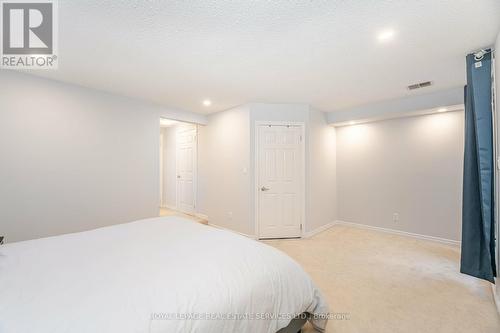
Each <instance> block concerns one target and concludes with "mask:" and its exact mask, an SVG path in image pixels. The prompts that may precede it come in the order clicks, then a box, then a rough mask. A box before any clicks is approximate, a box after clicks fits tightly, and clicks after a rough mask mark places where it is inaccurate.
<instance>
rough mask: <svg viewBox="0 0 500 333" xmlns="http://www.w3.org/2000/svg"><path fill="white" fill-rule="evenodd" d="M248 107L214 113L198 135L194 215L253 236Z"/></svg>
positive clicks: (201, 127) (200, 127)
mask: <svg viewBox="0 0 500 333" xmlns="http://www.w3.org/2000/svg"><path fill="white" fill-rule="evenodd" d="M249 131H250V113H249V107H248V105H246V106H240V107H236V108H234V109H231V110H228V111H224V112H219V113H215V114H213V115H210V116H209V117H208V125H207V126H199V132H198V212H199V213H202V214H206V215H208V217H209V222H210V223H213V224H216V225H218V226H221V227H225V228H229V229H232V230H235V231H238V232H241V233H244V234H247V235H254V228H253V221H251V212H250V211H251V209H253V207H250V193H251V189H250V176H249V169H250V132H249Z"/></svg>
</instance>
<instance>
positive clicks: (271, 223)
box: [257, 125, 304, 238]
mask: <svg viewBox="0 0 500 333" xmlns="http://www.w3.org/2000/svg"><path fill="white" fill-rule="evenodd" d="M258 130H259V140H258V150H257V151H258V154H259V155H258V165H257V167H258V184H259V189H258V191H259V195H258V212H257V214H258V216H257V218H258V225H259V237H260V238H292V237H300V236H301V234H302V216H303V206H304V204H303V193H302V192H303V178H304V169H303V153H302V152H303V149H302V144H303V143H302V142H301V140H302V139H301V136H302V128H301V127H298V126H268V125H266V126H259V128H258Z"/></svg>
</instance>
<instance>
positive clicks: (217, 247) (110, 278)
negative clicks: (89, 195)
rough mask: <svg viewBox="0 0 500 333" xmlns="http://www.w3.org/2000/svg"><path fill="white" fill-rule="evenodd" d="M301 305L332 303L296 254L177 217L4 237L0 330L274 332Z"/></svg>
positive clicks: (314, 308)
mask: <svg viewBox="0 0 500 333" xmlns="http://www.w3.org/2000/svg"><path fill="white" fill-rule="evenodd" d="M302 312H309V313H315V314H326V313H327V312H328V308H327V305H326V303H325V301H324V299H323V298H322V296H321V293H320V292H319V290H318V289H317V288H316V287H315V286H314V284H313V283H312V281H311V279H310V278H309V277H308V276H307V274H306V273H305V272H304V271H303V270H302V269H301V268H300V266H299V265H298V264H297V263H296V262H294V261H293V260H292V259H290V258H289V257H288V256H286V255H284V254H283V253H281V252H280V251H278V250H276V249H274V248H272V247H270V246H267V245H264V244H261V243H259V242H256V241H253V240H250V239H248V238H246V237H243V236H239V235H236V234H233V233H231V232H227V231H223V230H219V229H215V228H212V227H207V226H203V225H200V224H197V223H194V222H190V221H188V220H184V219H181V218H176V217H166V218H155V219H148V220H142V221H137V222H133V223H128V224H122V225H117V226H112V227H106V228H101V229H96V230H92V231H87V232H81V233H75V234H69V235H64V236H58V237H50V238H44V239H39V240H33V241H26V242H19V243H12V244H6V245H3V246H0V332H2V333H27V332H36V333H54V332H57V333H60V332H61V333H63V332H71V333H83V332H85V333H90V332H91V333H114V332H116V333H128V332H130V333H132V332H134V333H142V332H162V333H175V332H179V333H181V332H182V333H186V332H200V333H201V332H203V333H235V332H237V333H245V332H248V333H250V332H251V333H266V332H267V333H275V332H276V331H278V330H279V329H280V328H283V327H285V326H287V325H288V323H289V321H290V318H289V317H288V316H289V315H292V314H296V313H302ZM269 314H271V315H269ZM277 314H278V316H276V315H277ZM266 316H267V318H265V319H262V317H266ZM273 316H274V317H273ZM188 318H191V319H188ZM313 324H315V326H317V328H318V329H319V330H322V329H323V328H324V326H325V324H326V321H325V320H313Z"/></svg>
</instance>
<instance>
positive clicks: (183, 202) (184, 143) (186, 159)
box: [176, 125, 197, 213]
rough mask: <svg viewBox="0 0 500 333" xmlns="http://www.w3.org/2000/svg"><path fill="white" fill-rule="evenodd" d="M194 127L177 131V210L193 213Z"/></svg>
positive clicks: (194, 189)
mask: <svg viewBox="0 0 500 333" xmlns="http://www.w3.org/2000/svg"><path fill="white" fill-rule="evenodd" d="M196 149H197V139H196V126H195V125H186V126H182V127H180V128H179V129H178V131H177V154H176V155H177V159H176V160H177V163H176V169H177V186H176V188H177V196H176V197H177V209H178V210H180V211H181V212H184V213H194V212H195V206H196V154H197V153H196Z"/></svg>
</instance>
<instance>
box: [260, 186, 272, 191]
mask: <svg viewBox="0 0 500 333" xmlns="http://www.w3.org/2000/svg"><path fill="white" fill-rule="evenodd" d="M260 190H261V191H262V192H265V191H269V190H270V188H267V187H265V186H262V187H261V188H260Z"/></svg>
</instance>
